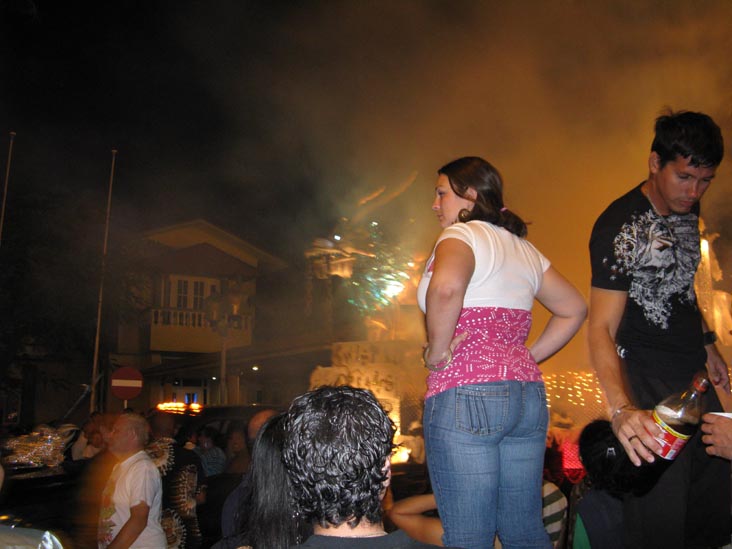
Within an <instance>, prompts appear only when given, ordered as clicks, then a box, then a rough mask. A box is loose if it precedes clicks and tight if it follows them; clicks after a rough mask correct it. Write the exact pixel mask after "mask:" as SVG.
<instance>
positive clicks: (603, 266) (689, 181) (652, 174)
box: [589, 112, 731, 549]
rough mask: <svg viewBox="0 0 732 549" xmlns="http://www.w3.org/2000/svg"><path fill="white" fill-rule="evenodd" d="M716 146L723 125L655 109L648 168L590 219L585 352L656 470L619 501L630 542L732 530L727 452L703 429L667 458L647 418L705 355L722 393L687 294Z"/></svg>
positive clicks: (723, 380)
mask: <svg viewBox="0 0 732 549" xmlns="http://www.w3.org/2000/svg"><path fill="white" fill-rule="evenodd" d="M723 154H724V145H723V141H722V135H721V131H720V129H719V127H718V126H717V125H716V124H715V123H714V121H713V120H712V119H711V118H710V117H708V116H707V115H705V114H702V113H694V112H678V113H669V114H667V115H664V116H661V117H659V118H658V119H657V120H656V126H655V138H654V140H653V144H652V146H651V154H650V157H649V160H648V166H649V175H648V179H647V180H646V181H644V182H643V183H641V184H640V185H638V186H636V187H635V188H634V189H632V190H631V191H630V192H628V193H627V194H625V195H624V196H622V197H620V198H619V199H617V200H616V201H615V202H613V203H612V204H611V205H610V206H609V207H608V208H607V209H606V210H605V211H604V212H603V213H602V215H600V217H599V218H598V220H597V221H596V223H595V226H594V228H593V230H592V237H591V239H590V256H591V262H592V289H591V293H590V317H589V343H590V358H591V361H592V364H593V366H594V368H595V371H596V372H597V377H598V380H599V381H600V384H601V385H602V387H603V389H604V391H605V395H606V397H607V400H608V403H609V405H610V415H611V422H612V428H613V432H614V433H615V435H616V436H617V437H618V439H619V441H620V442H621V443H622V445H623V447H624V448H625V450H626V451H627V453H628V456H629V458H630V459H631V461H632V462H633V463H634V464H635V465H637V466H640V465H641V464H643V463H646V465H644V467H647V468H648V469H649V471H653V473H654V474H657V475H660V476H659V480H658V481H657V482H656V484H655V485H654V487H653V488H652V489H651V490H650V492H648V493H647V494H645V495H643V496H628V497H627V498H626V501H625V502H624V513H623V514H624V527H623V530H624V539H625V545H626V547H633V548H638V547H643V548H644V549H645V548H653V547H659V548H660V547H663V548H664V549H668V548H673V547H713V546H721V545H726V544H728V543H729V540H730V529H731V524H730V523H731V520H730V482H729V478H730V468H729V462H725V461H723V460H720V459H717V458H713V457H709V456H707V455H706V453H705V451H704V446H703V444H702V443H701V441H700V436H699V434H697V435H696V436H695V437H694V438H693V439H692V440H691V441H689V443H688V444H687V447H686V448H685V449H684V451H682V452H681V454H680V455H679V457H678V458H677V459H676V460H675V461H674V462H670V463H669V462H665V461H664V460H663V459H661V458H660V457H658V455H657V454H659V452H661V446H660V444H659V443H658V442H657V441H656V440H655V439H654V437H653V434H652V433H654V432H655V430H656V426H655V423H654V422H653V419H652V417H651V409H652V408H653V407H654V406H655V405H656V404H657V403H658V402H659V401H660V400H662V399H663V398H665V397H666V396H668V395H670V394H672V393H674V392H677V391H681V390H683V389H685V388H686V387H687V386H688V385H689V383H690V382H691V379H692V377H693V375H694V373H695V372H697V371H699V370H702V369H704V367H705V363H706V368H707V371H708V374H709V378H710V379H711V381H712V383H713V384H714V385H715V387H717V389H719V390H724V391H726V392H728V393H729V376H728V373H727V365H726V364H725V362H724V359H723V358H722V357H721V355H720V354H719V352H718V350H717V348H716V346H715V344H714V339H715V338H714V333H713V332H709V331H708V328H707V327H706V324H705V323H704V320H703V318H702V316H701V314H700V311H699V308H698V306H697V301H696V295H695V293H694V274H695V272H696V268H697V265H698V264H699V260H700V236H699V226H698V223H699V200H700V199H701V197H702V195H703V194H704V192H705V191H706V190H707V188H708V187H709V185H710V183H711V181H712V179H713V178H714V176H715V173H716V169H717V166H718V165H719V164H720V162H721V161H722V157H723ZM706 400H707V405H708V409H709V410H712V409H717V410H719V409H720V407H719V402H718V400H717V398H716V396H715V394H714V391H709V396H708V397H706ZM647 463H654V465H653V466H650V465H647ZM664 469H665V470H664Z"/></svg>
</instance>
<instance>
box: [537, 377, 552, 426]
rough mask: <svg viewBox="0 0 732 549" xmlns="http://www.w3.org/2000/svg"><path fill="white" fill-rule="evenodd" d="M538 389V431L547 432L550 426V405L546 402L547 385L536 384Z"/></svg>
mask: <svg viewBox="0 0 732 549" xmlns="http://www.w3.org/2000/svg"><path fill="white" fill-rule="evenodd" d="M536 391H537V393H538V397H539V398H538V410H537V412H538V413H537V414H536V417H537V423H536V428H535V430H536V431H543V432H546V430H547V428H548V426H549V407H548V406H547V403H546V387H545V386H544V384H543V383H537V384H536Z"/></svg>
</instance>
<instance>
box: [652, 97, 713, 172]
mask: <svg viewBox="0 0 732 549" xmlns="http://www.w3.org/2000/svg"><path fill="white" fill-rule="evenodd" d="M655 132H656V136H655V138H654V139H653V143H652V144H651V151H652V152H655V153H657V154H658V156H659V158H660V160H661V168H663V167H664V166H665V165H666V163H667V162H672V161H674V160H676V158H677V157H679V156H680V157H682V158H688V159H689V164H690V165H691V166H695V167H700V166H701V167H704V168H713V167H715V166H719V164H720V163H721V162H722V158H723V157H724V140H723V139H722V131H721V130H720V129H719V126H717V124H716V123H715V122H714V120H712V119H711V117H709V116H707V115H706V114H704V113H700V112H690V111H679V112H672V111H669V112H668V113H666V114H663V115H661V116H659V117H658V118H657V119H656V126H655Z"/></svg>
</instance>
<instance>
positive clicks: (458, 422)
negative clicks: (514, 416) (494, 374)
mask: <svg viewBox="0 0 732 549" xmlns="http://www.w3.org/2000/svg"><path fill="white" fill-rule="evenodd" d="M508 393H509V390H508V386H506V385H504V384H502V383H491V384H486V385H468V386H463V387H458V388H457V394H456V401H455V427H456V429H458V430H459V431H463V432H466V433H470V434H473V435H492V434H494V433H500V432H501V431H503V429H504V426H505V424H506V419H507V417H508V404H509V402H508Z"/></svg>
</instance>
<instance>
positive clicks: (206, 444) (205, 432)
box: [195, 426, 226, 477]
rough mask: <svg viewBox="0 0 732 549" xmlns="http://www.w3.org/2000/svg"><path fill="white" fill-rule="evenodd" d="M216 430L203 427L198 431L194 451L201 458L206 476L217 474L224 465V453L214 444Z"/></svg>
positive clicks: (222, 469)
mask: <svg viewBox="0 0 732 549" xmlns="http://www.w3.org/2000/svg"><path fill="white" fill-rule="evenodd" d="M217 437H218V432H217V431H216V429H214V428H213V427H208V426H206V427H203V428H202V429H200V430H199V431H198V436H197V439H198V445H197V446H196V448H195V452H196V453H197V454H198V455H199V457H200V458H201V465H202V466H203V472H204V473H205V474H206V476H207V477H210V476H213V475H219V474H221V473H223V472H224V467H225V466H226V454H225V453H224V451H223V450H222V449H221V448H219V447H218V446H216V442H215V441H216V440H217Z"/></svg>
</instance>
